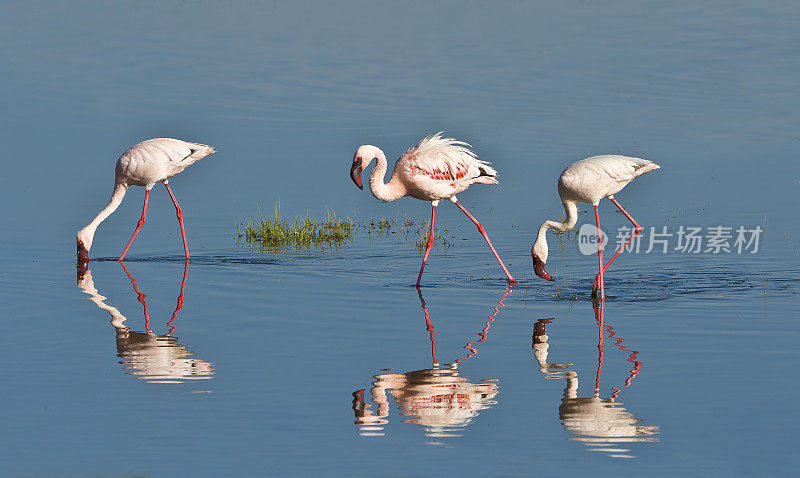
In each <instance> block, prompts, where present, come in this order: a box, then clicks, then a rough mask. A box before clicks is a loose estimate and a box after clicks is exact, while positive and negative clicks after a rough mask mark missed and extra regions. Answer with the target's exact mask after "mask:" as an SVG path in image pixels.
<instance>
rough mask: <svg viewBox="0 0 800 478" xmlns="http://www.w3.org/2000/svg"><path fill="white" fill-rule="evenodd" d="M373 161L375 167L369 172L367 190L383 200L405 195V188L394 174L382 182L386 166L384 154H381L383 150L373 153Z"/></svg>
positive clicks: (392, 199)
mask: <svg viewBox="0 0 800 478" xmlns="http://www.w3.org/2000/svg"><path fill="white" fill-rule="evenodd" d="M375 161H376V163H375V167H374V168H372V172H371V173H370V174H369V190H370V191H372V195H373V196H375V198H376V199H379V200H381V201H384V202H388V201H394V200H395V199H400V198H401V197H403V196H405V195H406V189H405V187H404V186H403V184H402V183H401V182H400V179H399V178H398V177H397V176H396V175H394V174H392V177H391V179H390V180H389V182H388V183H384V182H383V180H384V179H385V178H386V169H387V168H388V164H387V162H386V155H385V154H383V151H381V150H378V153H377V154H376V155H375Z"/></svg>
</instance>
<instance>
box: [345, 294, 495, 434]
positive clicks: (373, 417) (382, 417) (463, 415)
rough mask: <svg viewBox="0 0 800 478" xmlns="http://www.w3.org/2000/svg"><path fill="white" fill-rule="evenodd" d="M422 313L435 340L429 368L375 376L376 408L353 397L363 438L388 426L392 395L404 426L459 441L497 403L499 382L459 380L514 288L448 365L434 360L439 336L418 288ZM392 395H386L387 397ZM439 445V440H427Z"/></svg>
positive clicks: (358, 393)
mask: <svg viewBox="0 0 800 478" xmlns="http://www.w3.org/2000/svg"><path fill="white" fill-rule="evenodd" d="M417 293H418V294H419V299H420V303H421V305H422V310H423V311H424V313H425V325H426V328H427V330H428V333H429V338H430V341H431V358H432V360H433V364H432V366H431V368H429V369H424V370H416V371H413V372H406V373H380V374H378V375H375V376H374V377H373V378H374V379H375V381H374V382H372V389H371V390H370V394H371V396H372V401H373V402H375V405H376V409H374V410H373V409H372V405H370V404H368V403H366V401H365V397H364V390H363V389H362V390H358V391H356V392H354V393H353V397H354V398H353V412H355V418H356V420H355V424H356V425H358V431H359V435H361V436H383V435H385V432H384V426H385V425H386V424H388V423H389V420H388V416H389V397H388V395H391V396H392V398H393V399H394V402H395V403H397V404H398V407H399V409H400V415H402V416H404V417H407V419H405V420H403V422H404V423H414V424H417V425H421V426H423V427H425V435H426V436H428V437H431V438H434V439H435V438H443V437H457V436H460V434H459V433H458V431H459V430H460V429H463V428H464V427H466V426H467V425H469V424H470V423H472V421H473V420H474V419H475V417H477V416H478V413H479V412H480V411H481V410H484V409H486V408H489V407H490V406H491V405H494V404H496V403H497V402H495V401H493V399H494V397H495V396H496V395H497V394H498V386H497V382H496V381H495V380H485V381H481V382H479V383H472V382H470V381H469V379H468V378H467V377H463V376H461V371H460V370H459V368H458V367H459V364H460V363H461V362H462V361H464V360H466V359H468V358H470V357H472V356H474V355H475V354H477V353H478V349H477V348H476V346H477V344H478V343H480V342H484V341H485V340H486V339H487V337H488V333H489V329H490V328H491V326H492V322H494V320H495V317H496V316H497V313H498V312H499V311H500V309H501V308H503V307H505V304H504V303H503V301H504V300H505V299H506V298H507V297H508V296H509V295H510V294H511V286H510V285H509V286H507V287H506V290H505V292H504V293H503V295H502V296H501V297H500V299H498V301H497V305H496V306H495V307H494V310H493V312H492V313H491V315H489V317H488V319H489V320H488V321H487V322H486V323H485V325H484V328H483V330H482V331H481V332H479V333H478V336H479V337H480V338H479V339H478V340H475V341H473V342H467V344H466V345H465V346H464V347H463V348H464V349H466V350H467V351H468V353H467V354H466V355H465V356H464V357H461V358H459V359H457V360H455V361H454V362H452V363H450V364H445V365H444V366H442V365H440V364H439V361H438V360H437V358H436V332H435V330H434V327H433V323H432V322H431V317H430V313H429V312H428V307H427V305H426V304H425V299H424V298H423V297H422V291H421V290H420V289H419V288H417ZM387 394H388V395H387ZM428 444H431V445H441V444H442V443H441V442H438V441H434V442H429V443H428Z"/></svg>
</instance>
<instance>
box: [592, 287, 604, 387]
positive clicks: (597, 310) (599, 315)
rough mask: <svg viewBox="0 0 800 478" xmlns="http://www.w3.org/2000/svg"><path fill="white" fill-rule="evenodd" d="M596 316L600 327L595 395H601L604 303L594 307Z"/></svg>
mask: <svg viewBox="0 0 800 478" xmlns="http://www.w3.org/2000/svg"><path fill="white" fill-rule="evenodd" d="M594 318H595V320H596V321H597V327H598V329H599V335H600V337H599V339H598V342H597V375H596V376H595V379H594V396H595V397H599V396H600V374H601V373H602V372H603V355H604V353H603V352H604V347H603V324H604V319H603V304H602V303H601V304H600V305H598V306H597V307H595V309H594Z"/></svg>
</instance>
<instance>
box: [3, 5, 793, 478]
mask: <svg viewBox="0 0 800 478" xmlns="http://www.w3.org/2000/svg"><path fill="white" fill-rule="evenodd" d="M799 21H800V7H798V6H797V5H796V4H794V3H793V2H779V1H775V2H734V3H730V2H702V3H697V2H677V3H676V2H670V3H664V2H615V3H614V4H613V5H608V4H605V3H601V2H587V1H573V2H559V3H555V2H536V3H533V2H523V3H517V2H509V3H497V2H469V3H458V2H434V3H410V4H409V3H402V4H396V5H395V4H375V2H344V3H342V2H337V3H319V4H304V5H299V4H295V3H290V2H257V1H250V2H227V3H225V4H218V3H215V2H203V1H198V2H114V3H103V2H97V3H93V2H70V3H69V4H64V3H59V2H38V3H36V4H30V3H16V4H10V3H5V4H3V5H2V6H0V41H1V42H2V45H3V48H0V62H2V64H3V65H4V69H3V70H4V72H3V74H2V75H0V91H2V93H0V105H2V107H3V111H4V114H3V115H2V116H0V131H2V136H1V137H2V139H3V157H4V159H3V163H2V164H3V166H4V168H3V174H2V177H1V178H0V181H1V183H0V186H2V187H0V202H1V203H2V204H3V208H2V210H3V214H2V219H3V224H4V230H5V233H4V234H2V235H0V250H3V251H4V252H5V254H3V258H2V259H0V261H2V262H0V265H1V266H2V271H3V272H2V274H0V316H2V325H3V327H4V334H3V337H4V339H3V340H2V347H0V362H2V363H3V367H2V370H0V378H1V379H2V383H3V384H4V393H3V399H2V404H3V406H2V410H3V412H2V418H3V423H4V427H3V428H4V432H3V433H2V434H0V436H1V437H2V438H0V463H2V465H0V474H1V475H3V476H22V477H28V476H31V477H33V476H154V477H155V476H220V475H223V474H227V475H232V476H255V475H281V476H282V475H295V476H297V475H308V474H311V473H313V472H320V471H321V472H324V473H326V474H329V475H339V476H341V475H347V476H354V475H355V476H428V475H442V474H447V475H451V474H452V475H454V474H463V473H471V474H474V475H477V476H486V475H492V476H518V475H530V474H532V473H536V474H540V475H546V476H548V475H558V476H564V475H576V474H588V473H591V474H593V475H595V476H609V475H612V474H613V475H615V476H641V475H643V474H645V473H646V474H647V475H648V476H653V477H656V476H675V475H679V474H680V475H689V476H750V475H767V474H769V475H774V476H785V475H789V474H790V473H792V472H793V471H794V461H795V460H794V459H793V458H794V457H793V456H792V455H790V453H793V452H794V449H795V448H796V446H797V439H796V437H795V434H794V429H793V424H794V423H795V422H796V421H797V419H798V413H797V407H796V406H795V403H794V402H795V396H796V395H797V393H798V391H800V390H798V387H797V385H796V383H795V381H794V380H793V379H792V377H794V376H795V374H796V371H795V369H796V365H797V364H798V359H799V358H800V357H799V355H800V353H798V349H797V346H796V344H797V341H798V340H800V332H798V326H797V318H796V317H797V312H796V308H797V307H796V304H797V299H798V293H799V292H800V289H799V288H798V283H800V268H798V255H799V254H800V242H799V240H798V239H799V238H800V227H798V222H797V218H798V216H797V211H796V208H795V207H794V206H795V204H796V202H797V200H798V194H800V167H798V163H797V161H796V151H797V149H798V146H800V135H798V133H797V127H796V125H797V124H800V89H799V88H798V85H797V77H798V76H800V56H798V53H797V45H798V43H800V30H798V29H797V25H798V22H799ZM440 130H444V131H446V132H447V134H449V135H452V136H455V137H457V138H462V139H465V140H467V141H469V142H470V143H472V144H473V145H474V147H475V150H476V151H477V153H478V154H479V156H480V157H481V158H482V159H485V160H488V161H492V163H493V165H494V166H495V167H496V168H497V169H498V171H499V172H500V174H501V176H500V181H501V185H500V186H499V187H488V186H480V185H478V186H474V187H473V188H471V189H470V190H469V191H467V192H465V193H463V194H462V195H460V200H461V202H462V204H464V205H465V206H466V207H467V208H469V209H470V210H471V211H472V212H473V213H474V214H475V215H476V216H477V217H478V218H479V219H481V220H482V221H483V222H484V224H485V225H486V228H487V230H488V232H489V234H490V236H491V238H492V240H493V241H494V243H495V245H496V246H497V248H498V251H499V253H500V254H501V256H502V257H503V259H504V260H505V261H506V263H507V264H508V266H509V268H510V269H511V271H512V273H514V274H515V275H516V276H517V277H518V278H520V279H521V282H520V283H519V284H516V285H514V286H511V287H507V285H506V283H505V281H502V280H499V278H500V277H502V271H501V270H500V269H499V267H498V266H497V264H496V262H494V259H493V257H492V256H491V255H490V253H489V251H488V249H487V248H486V246H485V244H484V243H483V240H482V239H481V237H480V236H479V235H478V233H477V232H476V231H475V228H474V227H473V226H472V225H471V224H470V223H469V222H467V221H466V219H465V218H464V217H463V215H462V214H461V213H460V212H459V211H458V210H457V209H456V208H455V207H452V206H451V205H449V204H442V206H441V207H440V208H439V213H438V214H437V225H442V226H447V229H448V235H449V236H450V238H451V239H452V242H453V243H454V245H453V246H452V247H450V248H448V249H446V250H445V249H444V248H438V249H434V250H433V252H432V255H431V259H430V261H429V263H428V267H427V269H426V274H425V277H424V279H423V280H424V285H425V287H423V288H422V289H421V292H418V291H417V289H416V288H414V287H413V283H414V281H415V280H416V274H417V271H418V268H419V261H420V253H419V251H417V250H416V249H415V248H414V246H413V244H412V243H411V242H413V240H412V241H409V242H408V243H407V242H406V241H404V240H403V238H402V237H401V235H389V236H378V237H369V236H368V235H366V234H365V233H364V232H363V231H360V232H359V233H358V234H357V235H356V238H355V240H354V241H353V242H352V243H350V244H347V245H345V246H343V247H342V248H340V249H335V250H328V251H322V250H316V249H312V250H310V251H299V252H297V251H287V252H281V253H273V252H256V251H250V250H248V249H246V248H244V247H242V246H240V245H237V241H236V226H237V224H238V223H239V222H241V221H244V220H246V219H247V218H248V217H250V216H253V215H254V214H257V211H258V209H259V207H260V208H261V209H262V210H264V211H270V210H271V209H272V207H273V205H274V204H275V203H276V202H277V201H280V204H281V210H282V212H283V213H284V214H285V215H287V216H289V217H294V216H295V215H300V214H310V215H312V216H315V217H322V216H323V215H324V214H325V211H326V209H327V210H330V211H335V212H336V213H337V214H338V215H340V216H351V217H353V216H356V217H358V218H359V219H362V220H366V219H367V218H378V217H380V216H381V215H382V216H384V217H391V218H395V217H399V218H405V217H409V218H411V219H413V220H414V221H415V222H416V223H417V225H419V222H420V221H421V220H423V219H427V218H428V216H429V214H430V211H429V206H428V205H427V204H424V203H421V202H419V201H416V200H412V199H405V200H401V201H398V202H396V203H391V204H380V203H378V202H377V201H375V200H374V199H373V198H372V197H371V195H369V194H368V193H367V192H363V191H359V190H358V189H357V188H355V187H354V186H353V184H352V183H351V182H350V180H349V178H348V174H347V173H348V170H349V166H350V161H351V158H352V154H353V151H354V150H355V148H356V147H357V146H358V145H360V144H363V143H371V144H376V145H378V146H380V147H382V148H383V149H384V151H386V153H387V155H388V156H390V157H392V158H396V157H397V156H399V154H401V153H402V151H404V150H405V149H406V148H407V147H408V146H410V145H412V144H414V143H415V142H416V141H417V140H419V139H420V138H421V137H423V136H425V135H427V134H430V133H433V132H436V131H440ZM156 136H171V137H178V138H183V139H187V140H194V141H199V142H203V143H207V144H211V145H213V146H214V147H215V148H216V149H217V151H218V153H217V154H215V155H213V156H211V157H209V158H207V159H205V160H203V161H202V162H200V163H198V164H196V165H194V166H193V167H192V168H191V169H190V170H188V171H186V172H185V173H184V174H182V175H180V176H179V177H176V178H175V179H174V180H173V181H171V183H170V184H171V185H172V186H173V189H174V191H175V194H176V195H177V197H178V199H179V201H180V202H181V205H182V206H183V210H184V215H185V220H186V224H187V232H188V235H189V248H190V250H191V252H192V261H191V262H190V264H189V266H188V268H184V263H183V261H182V246H181V244H180V232H179V229H178V227H177V225H176V224H175V222H176V221H175V216H174V209H173V208H172V205H171V203H170V201H169V197H168V195H167V194H166V191H164V189H163V188H161V187H160V186H159V187H156V188H155V189H154V193H153V194H152V195H151V198H150V209H149V211H148V222H147V224H146V226H145V227H144V229H143V230H142V232H141V234H140V235H139V237H138V238H137V240H136V242H135V243H134V246H133V248H132V250H131V252H130V253H129V256H128V257H129V260H128V261H126V263H125V267H126V269H127V270H126V269H124V268H122V267H121V266H120V264H119V263H117V262H116V261H114V260H111V259H113V258H115V257H116V256H117V255H118V254H119V252H120V251H121V250H122V248H123V247H124V244H125V242H126V241H127V239H128V238H129V236H130V234H131V232H132V230H133V228H134V226H135V223H136V220H137V219H138V217H139V214H140V211H141V201H142V196H143V193H142V190H141V189H139V188H135V189H132V190H131V191H130V192H129V194H128V196H127V197H126V200H125V202H124V204H123V205H122V207H120V209H119V210H118V211H117V212H116V213H115V214H114V215H113V216H111V218H109V220H108V221H106V222H105V223H104V224H103V225H102V226H101V227H100V229H99V231H98V234H97V236H96V238H95V242H94V245H93V248H92V258H93V261H92V262H91V268H90V273H89V274H87V275H85V276H84V277H83V278H81V279H79V280H77V282H76V274H75V268H74V262H75V242H74V241H75V239H74V237H75V232H76V231H77V230H78V229H80V228H81V227H83V226H84V225H85V224H86V223H88V222H89V221H90V220H91V218H92V217H94V215H95V214H96V213H97V211H99V210H100V209H101V208H102V207H103V206H104V205H105V202H106V201H107V199H108V196H109V195H110V193H111V188H112V185H113V170H114V162H115V160H116V158H117V157H118V156H119V154H120V153H121V152H122V151H124V150H125V149H126V148H128V147H129V146H131V145H133V144H135V143H137V142H139V141H141V140H143V139H146V138H150V137H156ZM603 153H622V154H627V155H632V156H639V157H644V158H648V159H652V160H655V161H657V162H658V163H659V164H661V166H662V169H660V170H658V171H656V172H654V173H651V174H648V175H646V176H644V177H642V178H640V179H637V181H635V182H634V183H632V184H631V185H630V186H628V187H627V188H626V189H625V191H623V192H622V193H620V194H619V195H618V199H619V200H620V202H621V203H622V204H623V205H624V206H625V207H626V208H628V210H629V211H630V212H631V213H632V214H633V215H634V216H635V217H636V218H637V220H638V221H639V222H640V223H641V224H642V225H644V226H645V227H647V228H649V227H650V226H656V227H657V228H659V230H660V228H661V227H663V226H666V227H667V228H668V231H669V232H672V233H674V232H675V231H677V230H678V228H679V227H681V226H684V227H689V226H700V227H703V228H704V232H705V228H706V227H708V226H725V227H732V228H733V229H734V230H735V229H736V228H738V227H739V226H744V227H746V228H748V229H752V228H755V227H756V226H758V227H761V228H762V230H763V234H762V235H761V236H760V247H759V250H758V253H756V254H750V253H749V252H747V253H744V254H737V253H736V252H735V251H732V252H730V253H721V254H711V253H706V252H701V253H699V254H685V253H680V252H677V251H675V250H674V249H671V250H670V252H669V253H667V254H660V253H652V252H651V253H650V254H645V253H644V250H645V249H646V246H647V245H648V244H647V242H643V249H642V252H641V253H639V254H626V255H624V256H621V257H620V259H619V260H618V262H616V263H615V264H614V265H613V266H612V268H611V269H610V270H609V272H608V275H607V281H606V290H607V294H608V295H609V300H608V301H607V302H606V305H605V308H604V310H603V319H604V322H603V326H602V329H599V328H598V323H597V319H598V318H599V315H598V311H596V310H595V309H594V308H593V306H592V302H591V301H590V300H589V289H590V286H591V278H592V274H593V273H594V271H595V270H596V267H597V263H596V258H594V257H592V256H584V255H582V254H581V253H580V252H579V249H578V245H577V243H576V239H575V237H574V236H571V237H568V238H565V240H564V243H563V247H560V246H559V244H558V240H557V239H556V238H555V237H551V238H550V250H551V254H550V260H549V261H548V270H549V271H550V273H551V274H553V275H554V276H556V277H557V278H558V281H557V282H556V283H546V282H544V281H541V280H539V279H538V278H536V277H533V278H532V279H531V277H532V276H533V274H532V270H531V264H530V253H529V251H530V246H531V243H532V242H533V240H534V236H535V233H536V230H537V229H538V226H539V225H540V224H541V223H542V222H543V221H544V220H545V219H559V217H560V215H561V214H562V212H561V210H560V202H559V200H558V196H557V193H556V190H555V183H556V179H557V177H558V174H559V173H560V171H561V170H562V169H563V168H564V167H565V166H566V165H568V164H570V163H571V162H573V161H575V160H578V159H581V158H583V157H587V156H591V155H595V154H603ZM581 212H582V216H581V217H580V220H579V225H580V224H582V223H592V221H593V217H592V216H593V214H592V213H591V212H592V211H591V209H590V208H588V207H586V206H584V207H583V208H582V211H581ZM601 219H602V221H603V227H604V229H605V230H606V231H609V232H610V235H611V238H612V239H613V238H614V235H615V231H616V230H617V228H618V226H624V225H627V222H626V219H625V218H624V217H623V216H622V215H620V214H617V213H615V212H614V210H613V206H612V205H611V204H610V203H609V202H607V201H606V202H604V203H603V204H602V205H601ZM415 227H416V226H415ZM648 232H649V229H648ZM412 235H413V233H412ZM644 240H645V241H647V240H649V236H647V237H646V238H645V239H644ZM731 243H732V241H731ZM670 244H671V246H670V247H671V248H674V246H675V238H674V237H673V239H672V242H671V243H670ZM132 281H135V282H132ZM145 306H146V309H145ZM145 311H146V314H145ZM599 330H601V331H602V337H603V340H602V342H600V343H599V338H600V336H599ZM148 331H149V332H150V333H148ZM567 364H571V365H567ZM595 389H596V390H595Z"/></svg>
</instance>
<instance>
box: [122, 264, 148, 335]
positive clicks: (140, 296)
mask: <svg viewBox="0 0 800 478" xmlns="http://www.w3.org/2000/svg"><path fill="white" fill-rule="evenodd" d="M119 265H121V266H122V270H123V271H125V275H126V276H128V279H130V281H131V284H133V291H134V292H136V295H137V296H138V297H137V300H138V301H139V302H140V303H141V304H142V308H143V309H144V328H145V330H147V333H148V334H152V333H153V331H152V330H150V310H149V309H148V307H147V301H146V300H145V299H146V298H147V296H146V295H145V294H144V293H142V291H140V290H139V286H138V285H137V284H136V279H134V278H133V276H132V275H131V273H130V272H129V271H128V268H127V267H125V263H124V262H120V263H119Z"/></svg>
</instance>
